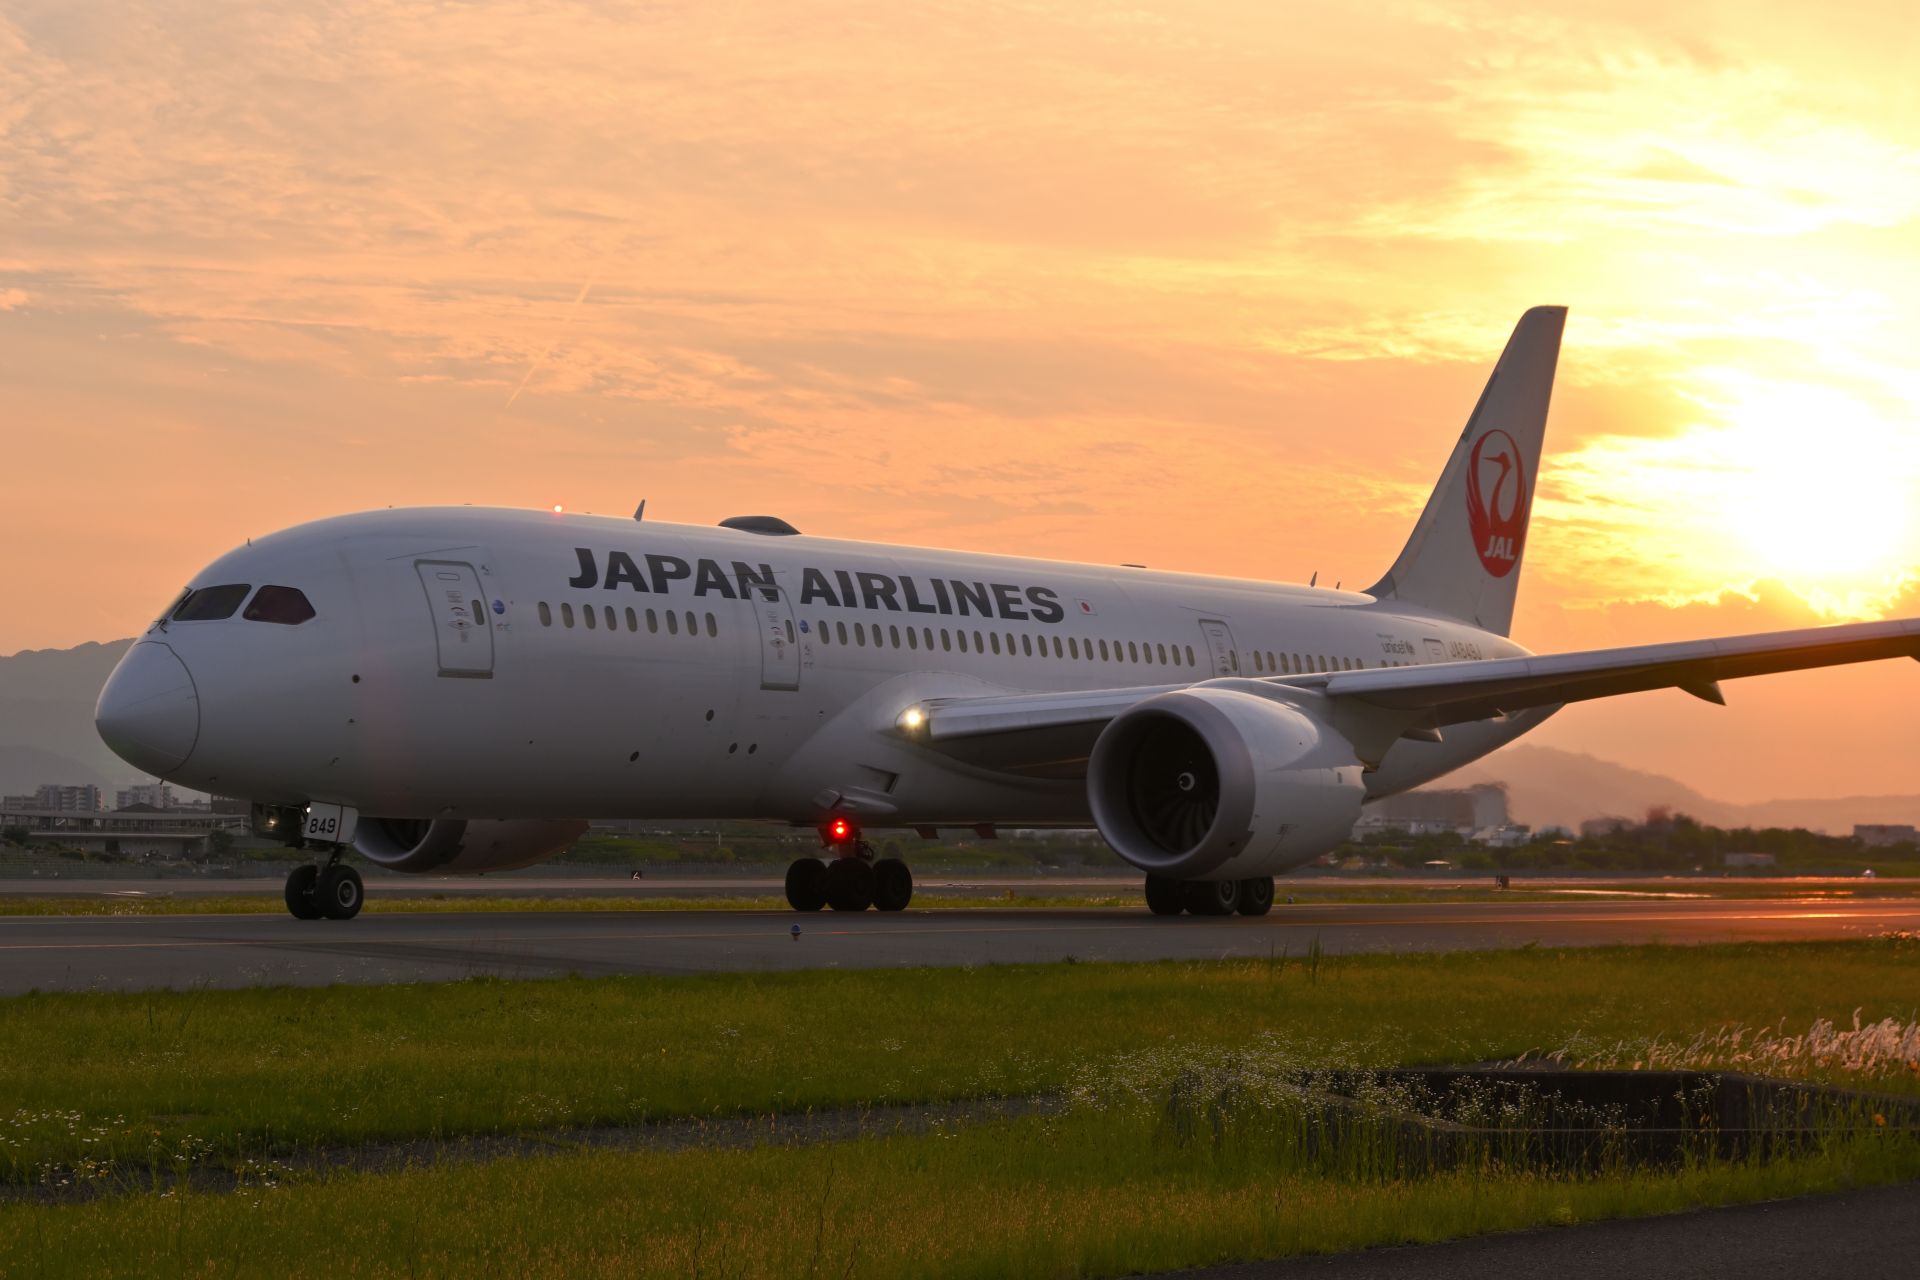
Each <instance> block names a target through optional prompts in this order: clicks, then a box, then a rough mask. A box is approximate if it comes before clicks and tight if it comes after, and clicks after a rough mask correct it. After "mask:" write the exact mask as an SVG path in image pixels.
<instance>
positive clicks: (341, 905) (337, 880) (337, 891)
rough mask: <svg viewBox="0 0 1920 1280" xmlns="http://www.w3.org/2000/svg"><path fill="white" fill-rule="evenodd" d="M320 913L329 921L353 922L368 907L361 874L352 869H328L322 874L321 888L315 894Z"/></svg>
mask: <svg viewBox="0 0 1920 1280" xmlns="http://www.w3.org/2000/svg"><path fill="white" fill-rule="evenodd" d="M314 898H315V900H316V901H318V902H319V904H320V912H321V914H322V915H324V916H326V918H327V919H329V920H351V919H353V918H354V917H355V916H357V915H359V914H360V908H361V907H363V906H365V905H366V901H367V893H366V887H365V886H364V885H362V884H361V883H360V873H359V872H358V871H355V870H354V869H353V868H352V867H337V866H336V867H328V868H327V869H326V870H325V871H322V872H321V873H320V886H319V889H318V890H317V891H316V892H315V893H314Z"/></svg>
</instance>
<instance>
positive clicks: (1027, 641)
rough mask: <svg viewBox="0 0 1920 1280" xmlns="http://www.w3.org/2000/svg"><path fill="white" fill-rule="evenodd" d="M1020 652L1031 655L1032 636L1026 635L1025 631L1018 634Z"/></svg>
mask: <svg viewBox="0 0 1920 1280" xmlns="http://www.w3.org/2000/svg"><path fill="white" fill-rule="evenodd" d="M1020 652H1022V653H1024V654H1026V655H1027V656H1028V657H1029V658H1031V657H1032V656H1033V637H1032V636H1030V635H1027V634H1026V633H1025V632H1022V633H1021V635H1020Z"/></svg>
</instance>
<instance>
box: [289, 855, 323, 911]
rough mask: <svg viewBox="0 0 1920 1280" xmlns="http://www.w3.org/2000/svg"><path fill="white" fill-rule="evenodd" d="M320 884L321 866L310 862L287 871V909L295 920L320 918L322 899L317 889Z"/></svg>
mask: <svg viewBox="0 0 1920 1280" xmlns="http://www.w3.org/2000/svg"><path fill="white" fill-rule="evenodd" d="M319 884H320V868H318V867H316V866H314V865H313V864H312V863H308V864H307V865H306V866H304V867H295V868H294V869H293V870H292V871H289V872H288V873H287V910H288V911H289V912H290V913H292V915H293V918H294V919H295V920H318V919H319V918H320V899H319V898H318V897H317V896H316V895H315V890H316V889H318V887H319Z"/></svg>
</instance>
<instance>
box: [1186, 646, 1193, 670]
mask: <svg viewBox="0 0 1920 1280" xmlns="http://www.w3.org/2000/svg"><path fill="white" fill-rule="evenodd" d="M1187 665H1188V666H1192V665H1193V646H1192V645H1188V646H1187Z"/></svg>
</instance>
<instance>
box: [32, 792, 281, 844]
mask: <svg viewBox="0 0 1920 1280" xmlns="http://www.w3.org/2000/svg"><path fill="white" fill-rule="evenodd" d="M41 790H42V791H43V792H44V791H45V788H42V789H41ZM21 798H24V799H28V800H37V799H39V798H40V797H39V795H37V794H36V795H34V796H27V797H17V796H16V797H14V799H21ZM0 825H4V826H8V827H13V828H18V829H24V830H25V831H26V833H27V843H28V844H29V845H56V846H60V847H64V848H69V849H73V848H78V849H87V850H90V851H93V852H96V853H105V854H110V855H118V856H120V857H140V858H147V857H156V856H158V857H182V856H188V855H194V854H203V853H207V852H209V851H210V850H211V847H212V844H213V841H212V833H213V832H214V831H216V830H224V831H226V832H228V833H229V834H231V835H240V834H242V833H244V832H245V830H246V819H244V818H238V817H233V816H229V815H225V814H212V813H207V812H205V811H204V810H203V811H201V812H199V813H185V812H181V811H179V810H173V811H171V812H166V813H162V812H160V811H158V810H146V811H142V810H140V809H135V810H132V811H131V812H127V813H107V812H105V811H104V810H94V811H91V812H89V811H86V810H78V809H47V808H43V807H41V806H40V805H38V804H30V805H21V806H18V807H16V806H15V805H14V804H13V803H12V801H11V800H10V801H8V802H7V804H6V805H5V807H4V808H0Z"/></svg>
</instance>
